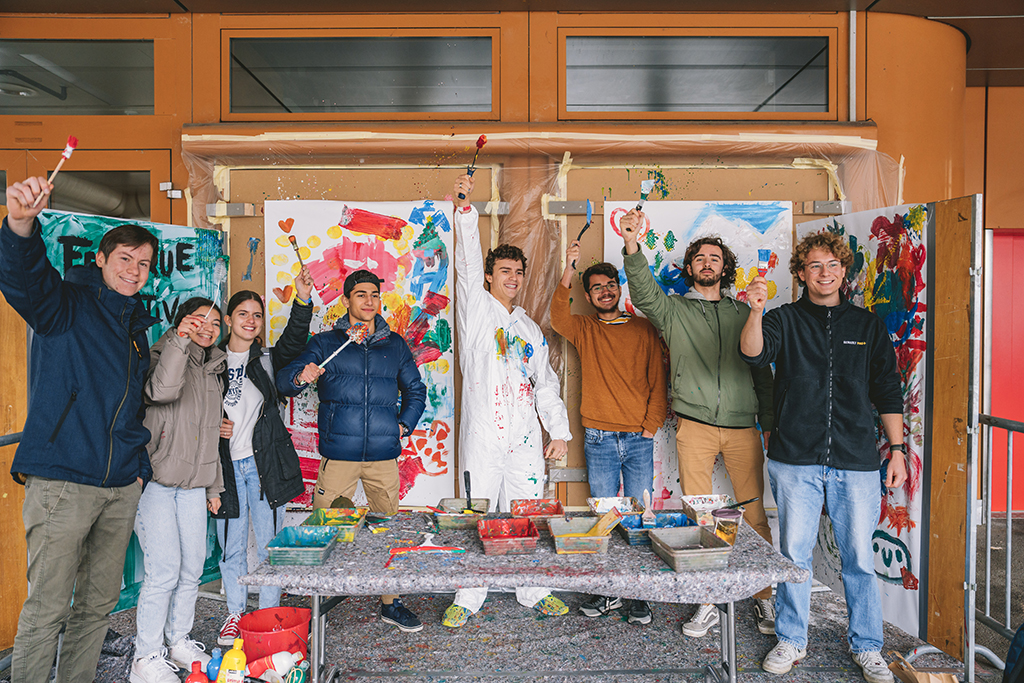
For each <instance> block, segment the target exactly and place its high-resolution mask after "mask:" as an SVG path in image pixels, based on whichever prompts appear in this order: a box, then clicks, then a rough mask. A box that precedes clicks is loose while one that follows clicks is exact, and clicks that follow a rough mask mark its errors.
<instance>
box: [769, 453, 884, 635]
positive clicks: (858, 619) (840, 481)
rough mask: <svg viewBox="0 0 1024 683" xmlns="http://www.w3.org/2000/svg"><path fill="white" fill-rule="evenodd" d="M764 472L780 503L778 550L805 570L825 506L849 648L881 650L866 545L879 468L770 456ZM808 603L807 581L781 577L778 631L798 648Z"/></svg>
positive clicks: (878, 496)
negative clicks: (844, 467) (840, 583)
mask: <svg viewBox="0 0 1024 683" xmlns="http://www.w3.org/2000/svg"><path fill="white" fill-rule="evenodd" d="M768 476H769V477H770V480H771V485H772V495H774V496H775V502H776V504H777V505H778V508H779V544H780V545H781V547H782V554H783V555H785V556H786V557H787V558H789V559H790V560H792V562H793V563H794V564H796V565H797V566H799V567H802V568H804V569H807V570H810V569H811V563H812V562H811V555H812V552H813V551H814V546H815V544H816V543H817V541H818V524H819V520H820V517H821V507H822V505H825V507H826V509H827V511H828V516H829V519H831V520H832V528H833V529H834V530H835V539H836V545H838V546H839V556H840V559H841V560H842V564H843V572H842V576H843V589H844V591H845V592H846V613H847V617H848V619H849V627H848V629H847V639H848V640H849V643H850V650H851V651H853V652H869V651H872V650H874V651H879V650H881V649H882V602H881V597H880V595H879V591H878V580H877V579H876V578H875V556H874V550H873V548H872V546H871V535H872V534H873V533H874V531H875V526H876V525H877V524H878V516H879V514H880V512H881V506H882V492H881V487H880V484H879V480H878V470H872V471H870V472H855V471H853V470H837V469H833V468H831V467H825V466H823V465H787V464H785V463H781V462H776V461H775V460H769V461H768ZM810 609H811V579H807V581H805V582H804V583H780V584H779V585H778V588H777V589H776V595H775V613H776V616H775V635H776V637H778V639H779V640H780V641H784V642H787V643H789V644H790V645H793V646H795V647H796V648H797V649H800V650H802V649H804V648H805V647H807V620H808V616H809V613H810Z"/></svg>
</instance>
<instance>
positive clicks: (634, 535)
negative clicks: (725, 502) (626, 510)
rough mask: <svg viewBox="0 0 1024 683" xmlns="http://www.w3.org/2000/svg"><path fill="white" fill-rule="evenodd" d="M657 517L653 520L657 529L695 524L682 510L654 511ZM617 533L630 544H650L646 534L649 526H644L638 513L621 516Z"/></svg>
mask: <svg viewBox="0 0 1024 683" xmlns="http://www.w3.org/2000/svg"><path fill="white" fill-rule="evenodd" d="M655 517H656V518H657V520H656V522H655V528H657V529H671V528H674V527H683V526H691V525H694V526H695V525H696V522H693V521H692V520H691V519H690V518H689V517H687V516H686V514H685V513H683V512H658V513H655ZM618 530H619V533H620V534H622V537H623V538H625V539H626V543H628V544H630V545H650V544H651V539H650V537H649V536H648V532H649V531H650V530H651V529H650V528H646V529H645V528H644V523H643V520H642V519H641V517H640V516H639V515H627V516H625V517H623V518H622V521H621V522H619V526H618Z"/></svg>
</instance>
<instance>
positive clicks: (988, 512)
mask: <svg viewBox="0 0 1024 683" xmlns="http://www.w3.org/2000/svg"><path fill="white" fill-rule="evenodd" d="M985 429H986V431H987V432H988V438H987V439H986V440H985V616H992V427H986V428H985Z"/></svg>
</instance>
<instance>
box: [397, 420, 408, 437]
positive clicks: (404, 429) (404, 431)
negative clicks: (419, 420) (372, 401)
mask: <svg viewBox="0 0 1024 683" xmlns="http://www.w3.org/2000/svg"><path fill="white" fill-rule="evenodd" d="M398 432H399V434H401V436H402V438H403V439H404V438H405V437H406V436H408V435H409V428H408V427H406V426H405V424H404V423H402V422H399V423H398Z"/></svg>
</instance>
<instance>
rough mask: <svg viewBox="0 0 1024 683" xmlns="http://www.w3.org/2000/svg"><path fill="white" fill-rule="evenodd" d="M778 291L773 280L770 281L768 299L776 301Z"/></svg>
mask: <svg viewBox="0 0 1024 683" xmlns="http://www.w3.org/2000/svg"><path fill="white" fill-rule="evenodd" d="M778 291H779V288H778V287H777V286H776V285H775V282H774V281H772V280H769V281H768V298H769V299H774V298H775V295H776V294H777V293H778Z"/></svg>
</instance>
